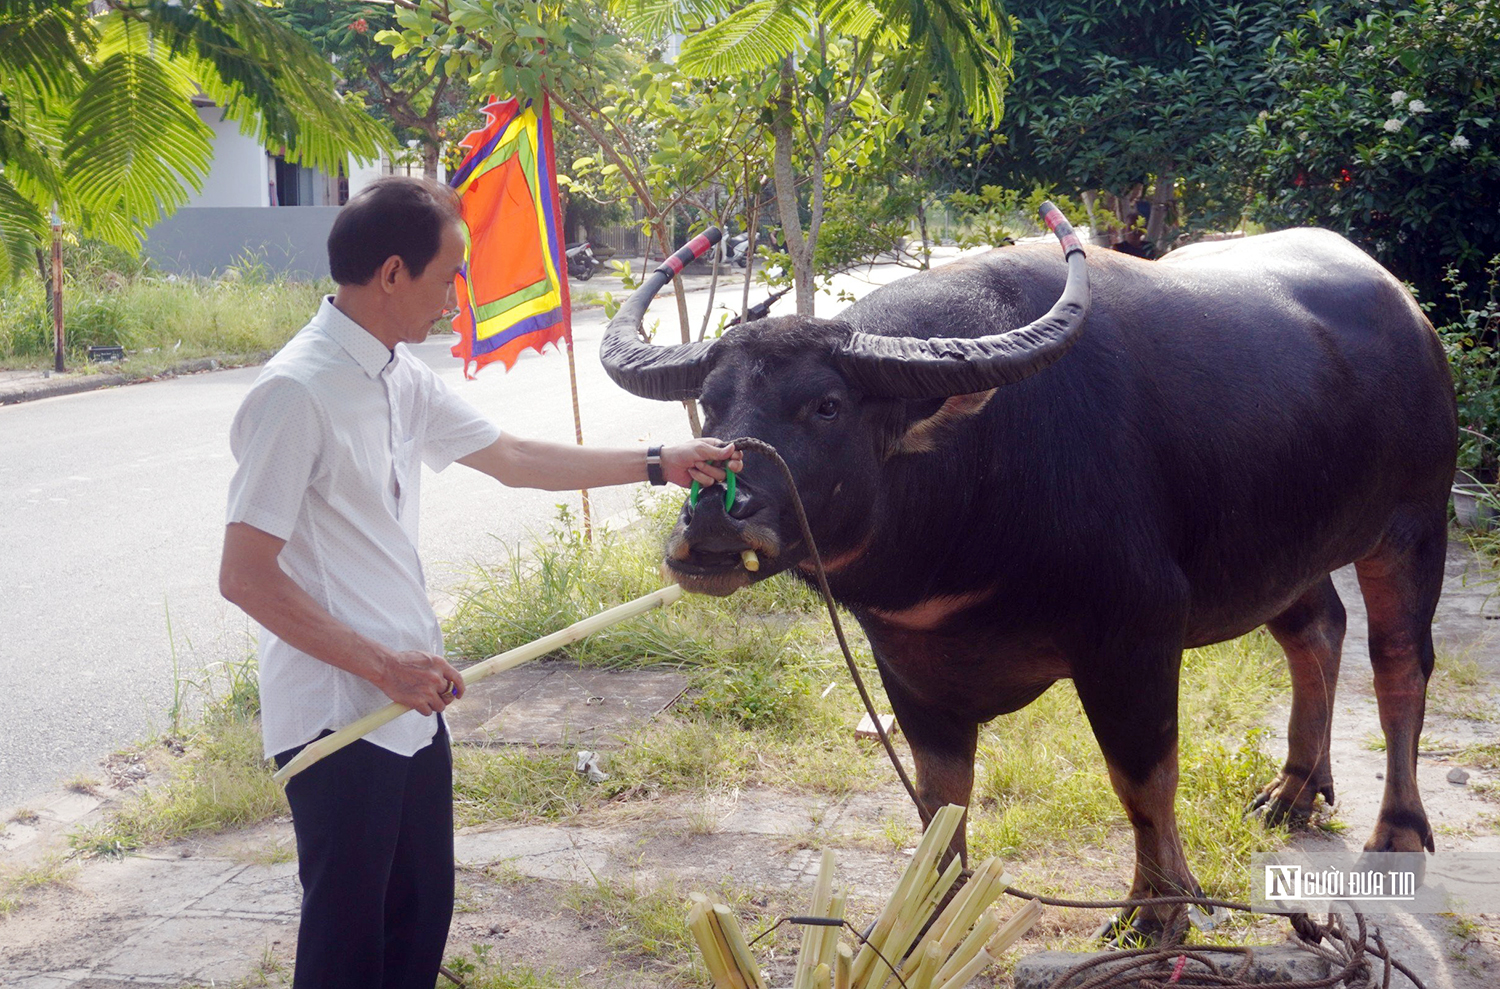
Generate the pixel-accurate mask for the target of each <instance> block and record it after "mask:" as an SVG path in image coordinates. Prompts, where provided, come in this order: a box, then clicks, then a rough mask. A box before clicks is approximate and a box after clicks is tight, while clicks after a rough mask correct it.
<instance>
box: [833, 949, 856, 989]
mask: <svg viewBox="0 0 1500 989" xmlns="http://www.w3.org/2000/svg"><path fill="white" fill-rule="evenodd" d="M853 984H854V951H853V949H851V948H850V947H849V946H848V945H847V944H841V945H839V946H838V954H837V956H836V957H835V958H834V960H833V989H853Z"/></svg>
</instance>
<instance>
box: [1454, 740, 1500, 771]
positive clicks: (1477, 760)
mask: <svg viewBox="0 0 1500 989" xmlns="http://www.w3.org/2000/svg"><path fill="white" fill-rule="evenodd" d="M1458 761H1459V762H1461V763H1463V764H1464V765H1465V766H1474V767H1475V768H1477V769H1500V743H1495V742H1488V743H1476V744H1474V745H1466V746H1464V748H1463V749H1462V750H1461V751H1460V752H1459V754H1458Z"/></svg>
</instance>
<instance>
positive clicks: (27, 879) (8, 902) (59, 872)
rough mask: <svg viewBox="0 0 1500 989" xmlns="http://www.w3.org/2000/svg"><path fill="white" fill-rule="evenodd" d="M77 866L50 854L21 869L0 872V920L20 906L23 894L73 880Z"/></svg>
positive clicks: (64, 884)
mask: <svg viewBox="0 0 1500 989" xmlns="http://www.w3.org/2000/svg"><path fill="white" fill-rule="evenodd" d="M76 871H77V866H75V865H71V864H69V863H68V861H67V859H65V858H64V857H63V856H61V855H51V856H48V857H47V858H45V859H43V860H42V861H40V862H37V863H36V864H34V865H29V866H26V867H24V868H21V869H16V870H14V871H11V872H5V873H0V920H4V919H5V918H7V917H9V916H10V915H11V914H12V913H14V912H15V911H16V910H17V909H19V908H20V906H21V904H22V903H23V902H24V898H25V894H27V893H29V892H31V891H33V890H38V889H45V888H47V887H48V886H67V885H70V884H71V883H72V882H73V873H75V872H76Z"/></svg>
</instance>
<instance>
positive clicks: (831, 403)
mask: <svg viewBox="0 0 1500 989" xmlns="http://www.w3.org/2000/svg"><path fill="white" fill-rule="evenodd" d="M838 414H839V400H838V399H836V398H825V399H823V401H822V403H821V404H819V406H818V416H819V418H822V419H834V418H837V417H838Z"/></svg>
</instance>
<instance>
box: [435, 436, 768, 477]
mask: <svg viewBox="0 0 1500 989" xmlns="http://www.w3.org/2000/svg"><path fill="white" fill-rule="evenodd" d="M710 461H718V465H715V464H713V463H710ZM725 461H728V463H727V464H726V463H724V462H725ZM458 462H459V463H461V464H463V465H464V466H466V467H472V468H474V469H475V470H477V471H482V472H484V473H486V474H488V475H490V476H491V477H493V478H494V479H495V480H497V481H499V482H500V483H501V484H504V485H506V486H507V487H512V488H541V489H543V490H546V491H573V490H577V489H579V488H600V487H605V486H607V485H611V484H632V483H635V482H637V481H644V480H646V451H645V450H643V449H641V448H635V449H605V448H602V447H587V446H573V445H571V444H568V443H547V442H545V441H542V440H527V439H521V438H520V437H518V436H511V435H510V434H509V433H502V434H501V436H500V438H499V439H498V440H496V441H495V442H493V443H491V444H490V445H489V446H487V447H484V448H483V449H480V450H476V451H474V452H473V453H471V454H469V455H468V456H466V457H460V458H458ZM742 466H743V463H742V460H741V456H740V453H739V451H737V450H735V448H734V447H733V445H731V444H728V443H722V442H720V441H719V440H710V439H700V440H693V441H691V442H688V443H678V444H675V445H673V446H667V447H663V448H662V451H661V467H662V474H663V475H665V477H666V479H667V480H668V481H669V482H670V483H672V484H677V485H681V486H682V487H687V486H688V485H689V484H691V483H692V482H693V481H697V482H698V483H699V484H705V485H707V484H714V483H715V482H718V481H722V480H724V468H725V467H728V468H729V469H730V470H733V471H736V472H738V471H739V470H740V469H741V467H742Z"/></svg>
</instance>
